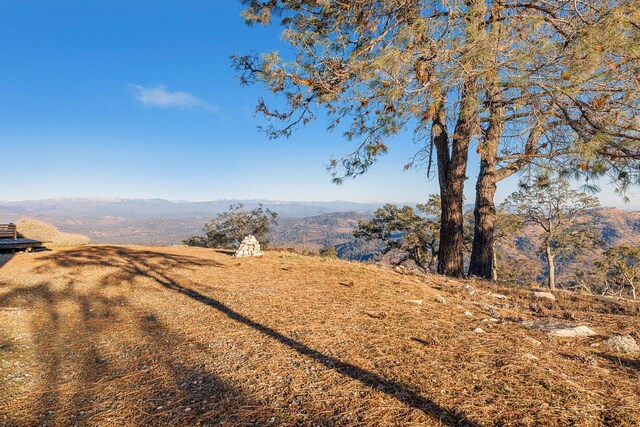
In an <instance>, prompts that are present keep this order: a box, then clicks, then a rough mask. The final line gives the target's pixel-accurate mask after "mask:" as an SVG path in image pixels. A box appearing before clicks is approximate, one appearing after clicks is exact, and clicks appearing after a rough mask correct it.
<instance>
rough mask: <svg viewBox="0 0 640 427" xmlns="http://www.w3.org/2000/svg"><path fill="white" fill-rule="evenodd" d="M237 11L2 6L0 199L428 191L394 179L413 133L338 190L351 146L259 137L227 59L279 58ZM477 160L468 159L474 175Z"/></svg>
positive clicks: (85, 4) (201, 4)
mask: <svg viewBox="0 0 640 427" xmlns="http://www.w3.org/2000/svg"><path fill="white" fill-rule="evenodd" d="M240 10H241V4H240V2H239V1H235V0H183V1H178V0H173V1H169V0H153V1H152V0H139V1H124V0H121V1H117V0H110V1H107V0H56V1H53V2H52V1H43V0H38V1H35V0H2V1H0V94H1V95H0V146H1V147H2V148H3V152H4V155H6V154H7V153H11V155H12V157H13V160H12V161H10V162H7V161H5V162H4V163H3V166H2V168H0V171H1V172H0V173H1V174H2V175H3V176H2V182H8V183H10V184H11V185H3V186H2V187H0V200H24V199H39V198H47V197H126V198H156V197H157V198H167V199H174V200H177V199H179V200H213V199H223V198H260V199H272V200H351V201H390V202H402V201H420V200H424V199H426V197H427V195H428V194H430V193H435V192H437V185H436V183H435V182H432V181H428V180H427V179H426V177H425V176H424V173H421V172H419V171H408V172H405V171H403V170H402V169H403V165H404V164H405V163H406V162H407V160H408V159H409V158H410V156H411V154H412V153H413V152H414V150H415V146H414V145H413V144H412V143H411V138H410V136H409V135H406V136H402V135H401V136H399V137H398V138H397V139H396V140H395V141H392V142H391V143H390V147H391V149H390V153H389V154H388V155H387V156H386V157H384V158H383V159H382V160H381V161H380V162H379V163H378V164H376V165H375V166H374V167H373V168H372V169H371V170H370V172H369V173H368V174H367V175H365V176H362V177H359V178H357V179H356V180H349V181H347V182H346V183H345V184H343V185H342V186H336V185H334V184H332V183H331V179H330V178H331V177H330V175H329V174H328V173H327V172H326V170H325V167H326V164H327V163H328V162H329V160H330V158H331V157H332V156H337V157H339V156H340V155H341V154H344V153H346V152H348V151H349V149H350V148H352V145H351V144H350V143H348V142H346V141H345V140H344V139H343V138H342V137H341V135H340V134H339V133H334V134H327V133H326V132H325V124H324V123H322V122H319V123H317V124H314V125H312V126H309V127H307V128H305V129H302V130H300V131H298V132H296V133H295V134H294V135H293V136H292V137H291V138H290V139H288V140H282V141H269V140H267V139H266V138H265V137H264V136H263V135H261V134H260V133H259V132H258V131H257V129H256V126H257V124H258V120H259V119H257V118H255V117H254V116H253V114H252V112H253V109H254V106H255V104H256V100H257V98H258V97H259V96H260V95H261V94H262V93H261V91H260V88H258V87H255V88H246V87H241V86H240V84H239V83H238V81H237V80H236V79H235V77H234V72H233V70H232V69H231V66H230V60H229V56H230V55H231V54H232V53H248V52H250V51H251V50H256V51H259V52H263V51H269V50H282V49H286V48H285V47H284V46H282V45H281V43H280V41H279V34H278V31H277V29H275V28H255V27H254V28H249V27H246V26H245V25H244V22H243V21H242V19H241V18H240V17H239V13H240ZM476 163H477V159H476V157H475V154H474V153H472V154H471V156H470V164H471V166H470V170H469V172H468V175H469V176H470V177H473V176H474V175H475V173H476V171H477V167H476ZM515 181H516V180H515V179H512V180H511V181H510V182H506V183H501V186H500V189H499V193H498V197H499V198H502V197H504V196H505V195H507V194H508V193H509V192H510V191H512V190H513V188H514V184H515ZM473 187H474V182H473V179H470V180H469V181H467V201H468V202H469V203H471V202H472V201H473ZM602 196H603V197H602V199H603V203H605V204H608V205H622V202H621V200H620V199H619V198H617V197H615V196H613V195H612V194H611V192H610V191H608V190H606V191H604V192H603V194H602ZM632 204H635V203H632Z"/></svg>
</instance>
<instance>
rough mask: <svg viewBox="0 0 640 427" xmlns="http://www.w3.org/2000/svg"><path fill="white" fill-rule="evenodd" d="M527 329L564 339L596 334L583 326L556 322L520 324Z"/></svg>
mask: <svg viewBox="0 0 640 427" xmlns="http://www.w3.org/2000/svg"><path fill="white" fill-rule="evenodd" d="M522 324H523V325H524V326H526V327H527V328H531V329H535V330H538V331H546V332H549V334H550V335H553V336H556V337H564V338H575V337H590V336H593V335H598V334H596V333H595V332H594V331H593V330H591V329H590V328H588V327H586V326H583V325H570V324H566V323H558V322H548V321H547V322H522Z"/></svg>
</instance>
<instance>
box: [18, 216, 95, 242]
mask: <svg viewBox="0 0 640 427" xmlns="http://www.w3.org/2000/svg"><path fill="white" fill-rule="evenodd" d="M16 227H17V229H18V233H19V234H20V235H22V236H23V237H26V238H27V239H34V240H39V241H43V242H51V244H52V246H53V247H56V248H67V247H72V246H82V245H86V244H88V243H89V238H88V237H87V236H84V235H82V234H74V233H64V232H62V231H60V230H58V229H57V228H56V227H54V226H53V225H51V224H47V223H46V222H42V221H39V220H37V219H33V218H22V219H21V220H20V221H18V223H17V224H16Z"/></svg>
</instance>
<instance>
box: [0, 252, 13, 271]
mask: <svg viewBox="0 0 640 427" xmlns="http://www.w3.org/2000/svg"><path fill="white" fill-rule="evenodd" d="M11 258H13V253H10V252H0V268H2V267H4V265H5V264H6V263H8V262H9V261H11Z"/></svg>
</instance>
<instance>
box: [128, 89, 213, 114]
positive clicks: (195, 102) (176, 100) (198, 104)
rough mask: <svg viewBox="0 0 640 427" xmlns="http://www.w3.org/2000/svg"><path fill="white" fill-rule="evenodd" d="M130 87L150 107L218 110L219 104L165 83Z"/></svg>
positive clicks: (135, 96)
mask: <svg viewBox="0 0 640 427" xmlns="http://www.w3.org/2000/svg"><path fill="white" fill-rule="evenodd" d="M129 87H130V88H131V89H132V91H133V98H134V99H135V100H136V101H137V102H139V103H141V104H142V105H145V106H148V107H158V108H182V109H201V110H204V111H207V112H209V113H217V112H218V107H217V106H215V105H211V104H209V103H208V102H207V101H205V100H202V99H200V98H198V97H196V96H194V95H193V94H191V93H189V92H180V91H175V92H172V91H170V90H168V89H167V88H166V87H165V86H164V85H158V86H156V87H144V86H140V85H129Z"/></svg>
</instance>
